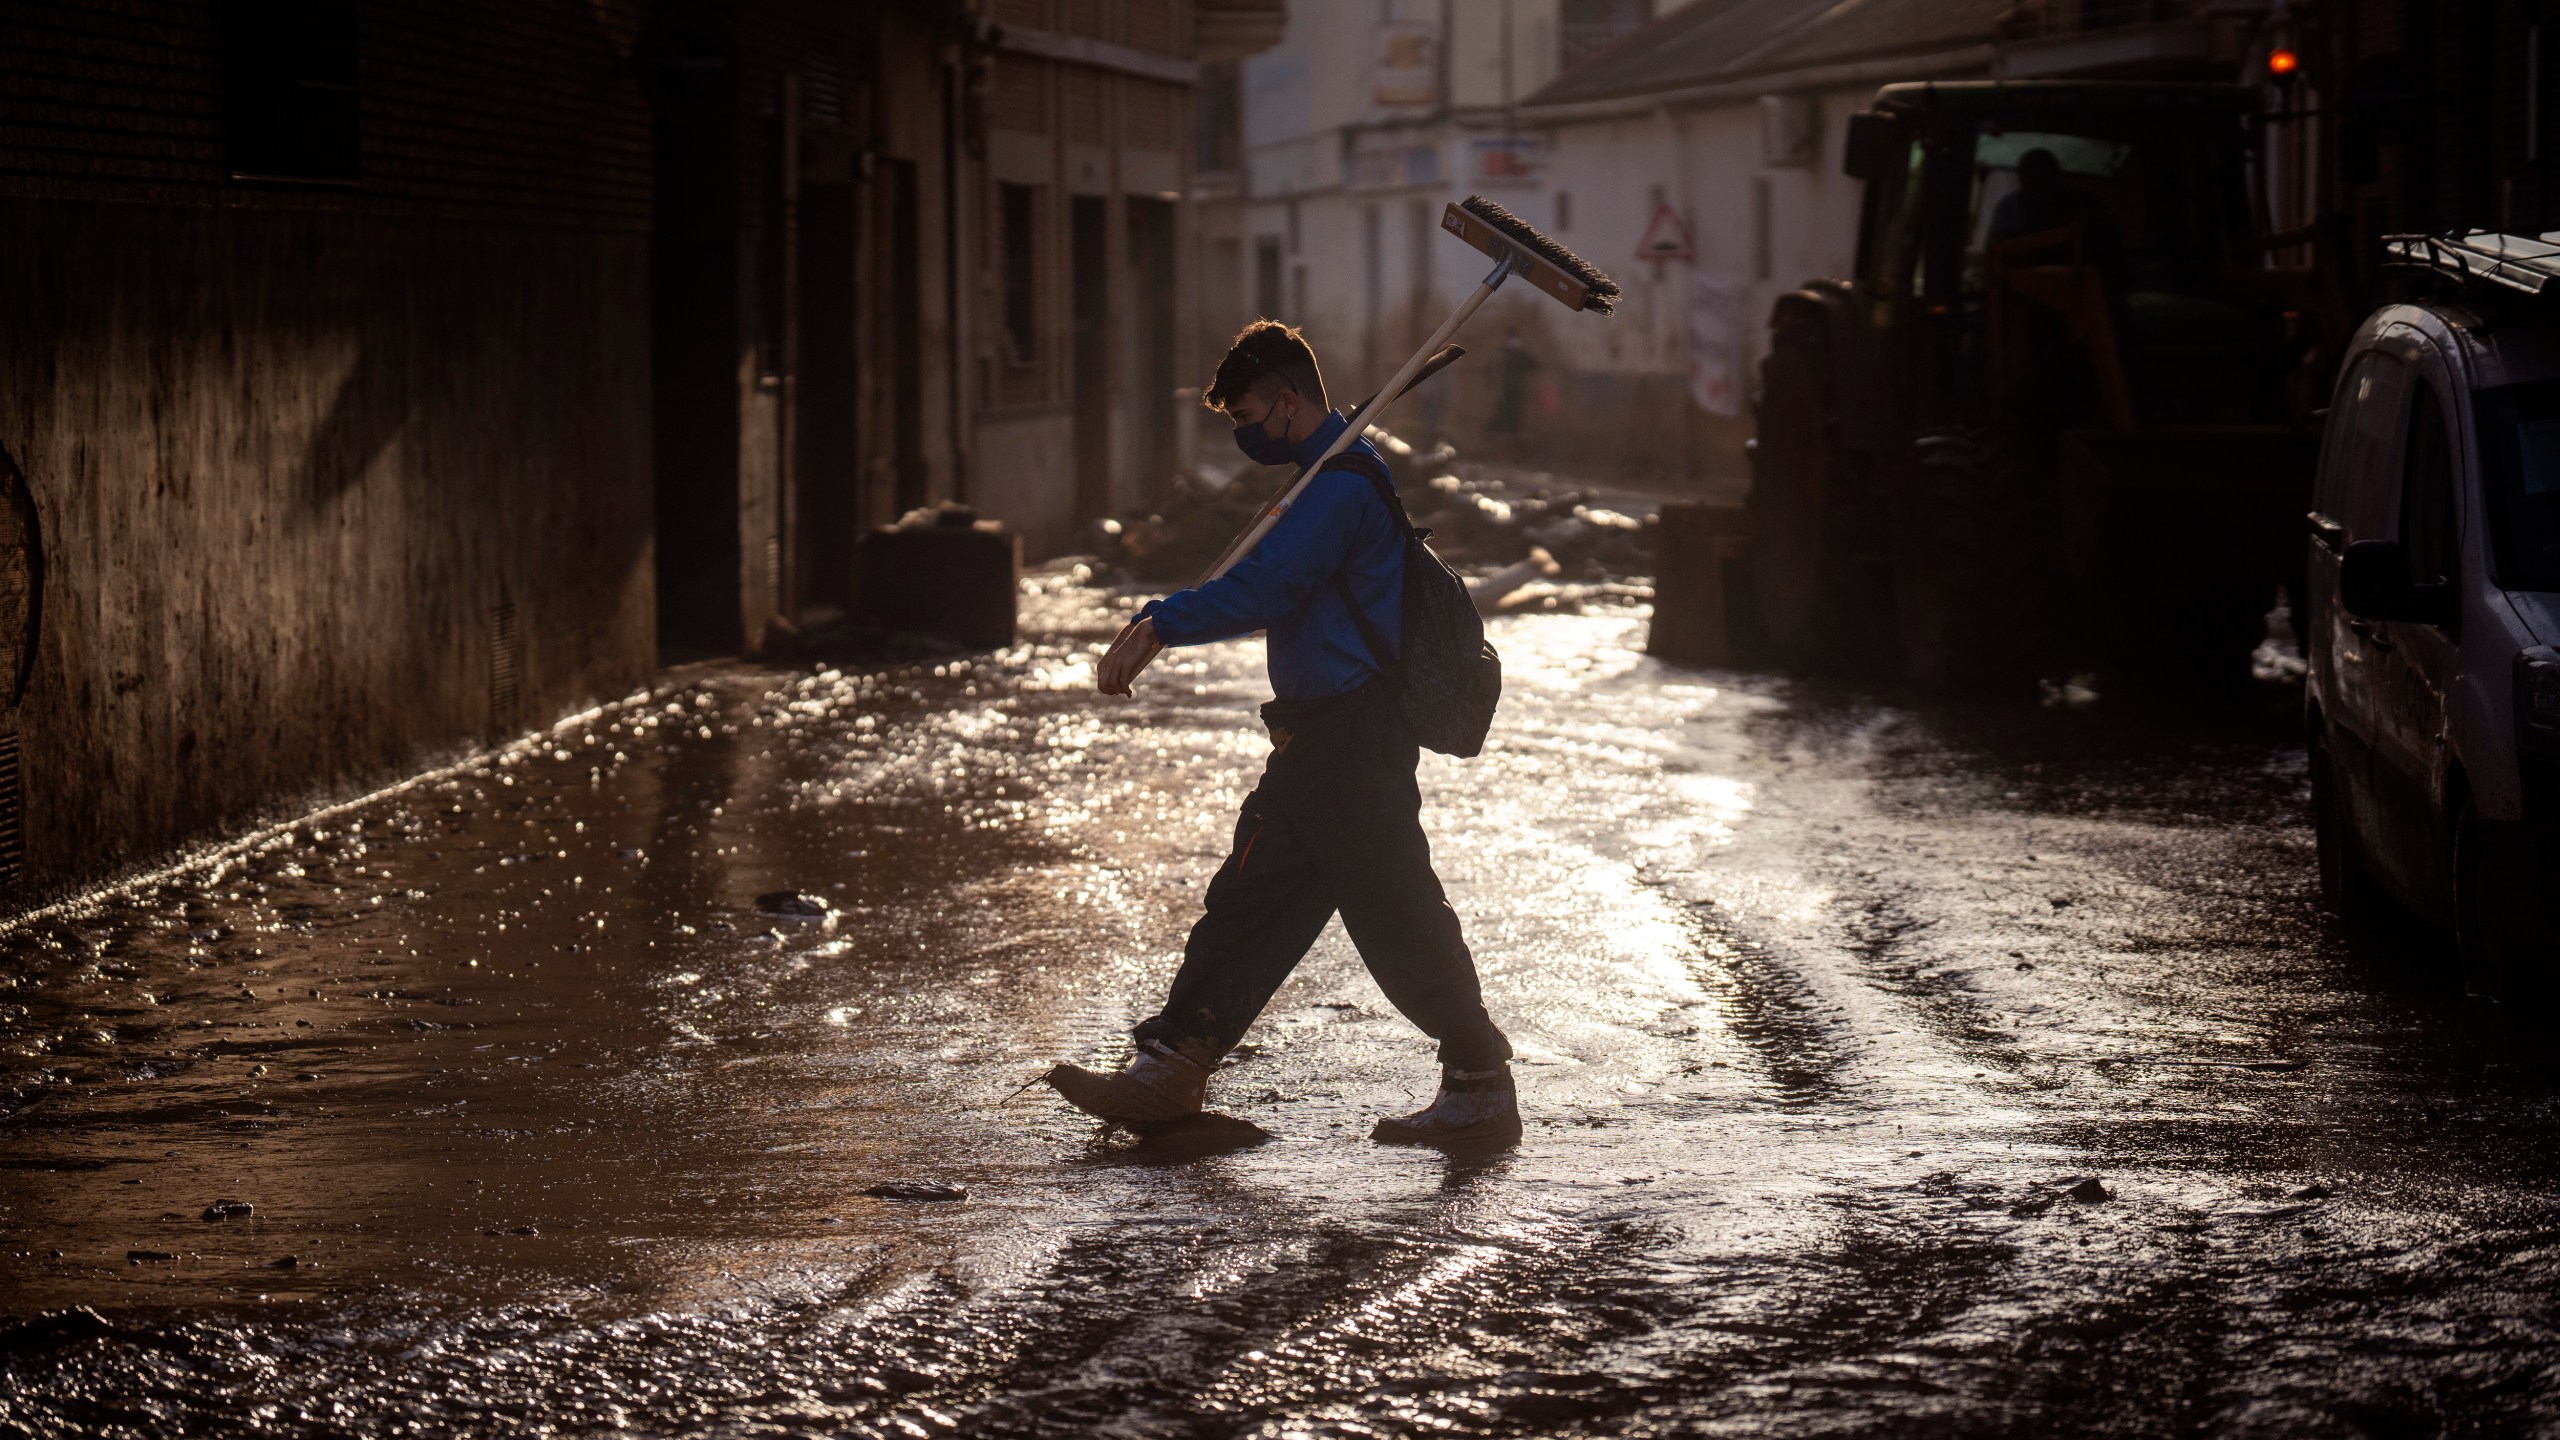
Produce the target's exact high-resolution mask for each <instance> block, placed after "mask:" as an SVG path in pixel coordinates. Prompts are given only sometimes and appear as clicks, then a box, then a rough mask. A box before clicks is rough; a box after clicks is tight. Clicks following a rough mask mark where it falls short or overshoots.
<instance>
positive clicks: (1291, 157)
mask: <svg viewBox="0 0 2560 1440" xmlns="http://www.w3.org/2000/svg"><path fill="white" fill-rule="evenodd" d="M1651 9H1652V7H1651V5H1650V3H1647V0H1510V3H1505V4H1500V5H1494V4H1476V3H1469V0H1298V3H1296V4H1294V5H1293V6H1292V7H1291V14H1290V24H1289V31H1288V35H1287V37H1286V38H1285V39H1284V40H1282V41H1281V42H1280V43H1279V44H1278V45H1277V46H1275V47H1273V48H1272V49H1270V50H1269V51H1267V52H1265V53H1262V54H1259V55H1256V56H1254V57H1253V58H1251V59H1249V60H1246V61H1245V62H1243V65H1242V66H1241V69H1240V72H1239V76H1238V82H1237V83H1238V94H1239V96H1240V108H1241V115H1242V120H1241V125H1240V131H1241V134H1240V145H1239V151H1240V154H1239V159H1240V162H1241V163H1240V166H1239V185H1238V192H1239V194H1240V196H1241V200H1242V207H1241V209H1242V214H1241V223H1240V226H1239V230H1240V233H1239V234H1238V236H1237V241H1238V255H1237V258H1236V264H1235V266H1234V268H1233V270H1232V271H1229V272H1225V274H1224V276H1222V278H1224V279H1226V282H1227V284H1228V285H1229V286H1231V287H1232V288H1229V289H1228V290H1227V294H1228V296H1229V298H1228V300H1227V301H1226V303H1227V305H1228V307H1229V310H1228V313H1229V314H1231V315H1234V316H1235V317H1236V318H1238V319H1243V318H1250V317H1251V316H1255V315H1264V316H1270V317H1273V318H1277V319H1282V320H1287V321H1289V322H1291V323H1293V324H1297V325H1301V326H1303V327H1305V329H1306V330H1307V332H1308V334H1309V336H1310V337H1311V338H1312V339H1313V340H1314V341H1315V344H1316V346H1317V349H1318V351H1319V353H1320V355H1321V356H1322V358H1323V360H1324V363H1325V370H1326V376H1327V381H1328V384H1329V385H1331V386H1332V388H1333V389H1334V390H1335V391H1336V392H1337V397H1336V398H1337V399H1338V400H1339V401H1340V402H1341V403H1344V404H1349V403H1352V402H1356V401H1357V400H1358V399H1359V398H1360V397H1361V396H1363V395H1365V394H1367V393H1368V391H1369V390H1370V389H1371V388H1373V387H1374V386H1376V385H1378V384H1382V383H1384V381H1385V380H1386V378H1387V377H1388V375H1389V374H1391V373H1392V372H1393V371H1394V369H1395V367H1396V366H1397V365H1398V364H1399V363H1401V362H1402V361H1403V360H1404V358H1405V357H1406V356H1407V355H1408V354H1410V353H1411V351H1412V350H1413V348H1414V347H1415V346H1417V345H1418V344H1420V343H1421V341H1422V340H1423V339H1424V338H1425V337H1427V336H1428V335H1429V334H1430V333H1431V331H1432V330H1433V329H1434V328H1435V327H1436V326H1437V325H1438V324H1439V322H1440V321H1441V319H1443V318H1444V317H1445V315H1446V314H1447V312H1448V310H1449V309H1450V308H1451V307H1452V306H1454V305H1455V304H1457V303H1458V302H1459V301H1460V300H1461V299H1463V298H1464V297H1465V295H1466V294H1467V293H1468V292H1469V291H1470V290H1472V289H1473V288H1474V287H1475V285H1476V284H1477V283H1478V282H1479V281H1480V280H1482V279H1483V277H1484V271H1485V269H1486V268H1487V267H1486V266H1484V265H1482V264H1480V263H1478V262H1479V261H1480V260H1481V258H1482V257H1480V256H1478V255H1477V254H1476V253H1475V252H1474V251H1472V250H1468V249H1466V247H1464V246H1463V245H1461V244H1459V243H1458V242H1457V241H1455V240H1452V239H1450V238H1449V237H1448V236H1447V235H1446V234H1445V233H1444V232H1443V231H1442V230H1441V229H1440V217H1441V212H1442V210H1443V208H1444V207H1445V206H1446V205H1447V204H1448V202H1450V201H1451V200H1455V199H1458V198H1460V197H1462V196H1465V195H1466V194H1468V193H1470V192H1479V191H1480V192H1482V193H1484V194H1486V195H1489V196H1491V197H1492V198H1494V199H1496V200H1498V201H1500V202H1501V203H1502V204H1504V205H1506V206H1508V207H1510V208H1511V209H1513V210H1514V211H1517V212H1518V213H1520V214H1521V215H1522V216H1524V217H1525V218H1527V219H1528V220H1529V221H1530V222H1531V223H1532V224H1536V225H1539V226H1541V227H1542V228H1546V229H1549V230H1550V231H1556V229H1557V227H1556V226H1555V224H1554V221H1555V218H1556V217H1555V216H1554V214H1553V213H1552V211H1551V209H1550V208H1549V204H1548V197H1549V194H1550V192H1551V189H1552V187H1553V185H1554V184H1555V183H1556V182H1555V180H1554V174H1555V166H1554V165H1553V163H1552V160H1551V157H1550V155H1549V153H1548V149H1547V146H1546V143H1545V141H1544V139H1543V137H1542V136H1540V135H1539V134H1537V133H1535V132H1534V131H1532V130H1531V129H1529V128H1527V127H1526V126H1525V125H1524V124H1523V116H1522V114H1521V102H1522V101H1524V100H1525V99H1527V98H1528V97H1529V96H1530V95H1531V94H1532V93H1533V92H1534V91H1536V90H1537V89H1538V88H1539V87H1541V86H1542V85H1544V84H1545V83H1546V82H1547V81H1548V80H1549V79H1550V78H1552V77H1553V76H1555V75H1556V74H1557V73H1558V70H1559V69H1560V67H1562V66H1563V65H1564V64H1565V63H1566V61H1567V60H1568V59H1577V60H1578V59H1580V58H1582V57H1584V56H1586V55H1588V54H1591V53H1595V52H1597V51H1598V50H1601V49H1604V48H1606V47H1607V46H1608V45H1609V44H1611V43H1612V42H1614V41H1615V40H1617V39H1619V38H1621V37H1623V36H1624V35H1626V34H1628V33H1629V32H1631V31H1633V30H1635V29H1636V28H1638V27H1639V26H1641V25H1642V24H1643V23H1644V22H1645V20H1646V19H1647V18H1648V17H1649V15H1650V14H1651ZM1560 238H1564V237H1563V236H1562V235H1561V233H1560ZM1566 243H1568V244H1573V243H1575V242H1574V241H1573V240H1572V239H1570V238H1567V239H1566ZM1589 258H1591V259H1593V260H1594V261H1595V263H1598V264H1600V265H1601V266H1602V267H1603V268H1613V267H1612V257H1610V256H1607V255H1600V254H1593V255H1591V256H1590V257H1589ZM1238 290H1240V291H1241V294H1238V293H1236V292H1237V291H1238ZM1516 291H1518V287H1514V289H1513V290H1512V291H1506V292H1504V293H1503V294H1501V295H1499V296H1497V297H1496V299H1495V301H1494V302H1493V304H1492V305H1490V306H1489V307H1488V308H1487V310H1486V311H1484V312H1483V313H1482V314H1480V315H1479V317H1478V318H1477V319H1476V320H1475V321H1474V322H1472V325H1471V327H1470V329H1469V331H1468V332H1467V334H1466V335H1465V336H1464V337H1463V343H1465V344H1467V345H1468V346H1469V347H1470V349H1471V351H1472V352H1473V354H1474V356H1475V358H1473V359H1470V360H1468V361H1466V362H1465V363H1464V364H1462V365H1460V366H1459V367H1457V368H1456V369H1455V370H1453V371H1451V372H1449V373H1448V374H1447V375H1445V376H1444V377H1443V378H1442V379H1439V380H1435V381H1433V382H1432V383H1431V385H1429V386H1426V387H1424V388H1423V389H1422V390H1420V391H1418V392H1417V393H1416V395H1415V396H1414V397H1413V398H1412V399H1410V400H1408V401H1406V402H1405V404H1406V406H1407V407H1408V408H1407V409H1405V410H1402V411H1399V412H1398V415H1397V417H1391V418H1390V419H1389V420H1388V422H1387V423H1388V424H1389V425H1390V426H1392V427H1395V428H1397V429H1399V430H1410V431H1414V432H1417V433H1429V432H1441V433H1446V434H1450V435H1453V436H1456V437H1457V438H1458V439H1459V441H1460V443H1461V444H1462V445H1468V446H1471V447H1483V448H1486V449H1489V450H1490V451H1491V452H1493V453H1501V454H1538V453H1544V447H1548V446H1560V445H1562V444H1565V443H1567V442H1565V441H1564V440H1562V438H1561V437H1560V435H1559V433H1558V431H1557V430H1556V427H1555V424H1554V422H1555V420H1556V418H1557V416H1558V415H1559V414H1560V413H1561V412H1562V411H1563V410H1564V409H1565V406H1566V403H1567V398H1568V397H1569V396H1570V394H1571V389H1572V384H1573V379H1574V377H1573V376H1572V375H1570V374H1567V373H1565V372H1562V371H1558V370H1554V369H1544V370H1541V371H1539V372H1538V373H1537V374H1536V375H1535V377H1534V379H1533V380H1531V381H1530V382H1528V383H1525V384H1522V383H1512V384H1508V385H1507V384H1506V383H1505V380H1504V377H1503V370H1504V367H1505V364H1506V363H1508V364H1509V365H1510V366H1511V367H1513V370H1514V378H1515V381H1516V380H1517V369H1518V367H1519V366H1520V365H1522V364H1523V363H1525V362H1524V361H1522V360H1521V359H1520V358H1519V357H1520V356H1521V355H1524V354H1526V355H1534V356H1536V357H1538V358H1539V359H1540V360H1543V359H1544V358H1545V357H1546V356H1547V354H1548V353H1549V352H1550V351H1551V350H1552V348H1553V347H1552V345H1551V343H1550V340H1549V334H1548V331H1549V327H1551V326H1565V327H1572V326H1577V325H1579V326H1587V327H1590V328H1592V329H1593V330H1594V331H1595V333H1599V334H1601V335H1603V336H1604V337H1615V336H1618V335H1619V334H1620V333H1621V327H1616V326H1613V325H1610V324H1609V323H1608V322H1604V321H1599V320H1595V319H1592V318H1591V317H1587V316H1570V315H1566V314H1564V312H1562V311H1555V313H1554V314H1552V315H1550V314H1546V313H1542V311H1541V307H1542V306H1543V307H1544V308H1545V309H1546V310H1553V309H1554V307H1553V306H1552V304H1551V303H1549V302H1544V301H1539V300H1537V299H1536V298H1535V297H1534V296H1531V295H1528V294H1526V293H1525V292H1519V293H1515V292H1516ZM1227 328H1228V329H1229V330H1232V329H1233V328H1234V326H1233V324H1229V325H1228V326H1227ZM1515 332H1516V333H1517V334H1518V335H1519V336H1520V337H1521V341H1520V345H1519V346H1517V347H1514V348H1513V353H1512V356H1511V357H1510V358H1509V359H1508V360H1507V362H1506V358H1505V357H1504V356H1502V355H1500V354H1498V353H1497V352H1499V351H1501V350H1502V349H1503V343H1502V342H1503V340H1504V337H1505V336H1506V335H1509V334H1513V333H1515ZM1599 343H1602V344H1604V345H1605V344H1609V343H1616V341H1615V340H1614V339H1613V338H1603V339H1602V340H1601V341H1600V342H1599ZM1506 393H1509V394H1512V395H1516V396H1521V397H1525V398H1523V399H1522V400H1521V403H1520V404H1519V405H1518V406H1512V407H1505V406H1504V405H1503V403H1502V402H1503V399H1504V396H1505V395H1506ZM1508 409H1527V410H1529V411H1531V412H1532V413H1530V414H1528V415H1525V416H1523V415H1513V414H1509V413H1506V412H1507V410H1508ZM1604 453H1607V452H1604Z"/></svg>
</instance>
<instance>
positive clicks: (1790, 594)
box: [1744, 315, 1886, 671]
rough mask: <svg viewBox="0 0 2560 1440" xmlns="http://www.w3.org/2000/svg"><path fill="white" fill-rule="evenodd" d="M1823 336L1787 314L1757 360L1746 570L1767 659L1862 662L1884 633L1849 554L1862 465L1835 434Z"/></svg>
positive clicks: (1872, 587) (1808, 663) (1871, 582)
mask: <svg viewBox="0 0 2560 1440" xmlns="http://www.w3.org/2000/svg"><path fill="white" fill-rule="evenodd" d="M1838 413H1839V412H1838V410H1837V409H1836V386H1835V382H1834V377H1833V374H1832V369H1831V343H1830V338H1829V337H1828V336H1827V335H1826V334H1825V333H1824V332H1823V328H1822V324H1821V321H1820V320H1819V318H1817V317H1814V316H1809V315H1796V316H1791V317H1789V318H1788V319H1786V320H1783V321H1781V322H1780V324H1779V326H1778V332H1777V334H1776V335H1775V336H1774V337H1772V339H1771V343H1770V347H1769V358H1767V359H1766V360H1763V361H1762V362H1761V363H1760V404H1759V407H1758V412H1757V415H1756V417H1755V419H1756V424H1755V429H1756V430H1757V432H1758V434H1757V436H1756V437H1755V442H1754V444H1753V445H1752V447H1751V493H1750V495H1749V497H1748V498H1747V499H1746V500H1745V502H1744V506H1745V509H1746V511H1747V513H1748V517H1749V521H1750V526H1751V578H1752V589H1753V594H1754V598H1755V599H1757V600H1758V602H1759V610H1760V616H1759V620H1760V633H1761V636H1762V637H1763V640H1764V641H1765V643H1766V645H1767V648H1768V650H1769V652H1770V654H1771V656H1772V657H1773V658H1774V659H1776V660H1777V661H1778V662H1779V663H1780V664H1781V665H1783V666H1785V667H1787V668H1790V669H1796V670H1809V671H1841V670H1849V669H1856V668H1860V667H1861V665H1862V662H1863V661H1864V660H1865V659H1866V657H1867V656H1868V655H1869V654H1870V653H1871V652H1872V651H1874V650H1875V648H1876V646H1877V641H1878V639H1879V637H1880V636H1881V635H1882V634H1883V633H1884V632H1885V629H1886V625H1885V617H1884V615H1883V614H1882V613H1881V612H1882V609H1883V605H1884V603H1885V600H1886V597H1885V595H1884V594H1883V590H1882V587H1881V586H1880V585H1879V584H1878V583H1877V577H1876V576H1875V574H1874V572H1873V568H1872V567H1871V566H1866V565H1862V564H1861V563H1860V562H1859V560H1858V558H1857V550H1858V545H1857V538H1856V537H1857V527H1858V526H1859V524H1860V523H1861V522H1862V520H1864V519H1866V518H1867V517H1865V516H1864V515H1863V514H1862V512H1863V510H1864V508H1865V504H1866V499H1867V484H1866V474H1865V467H1864V465H1863V463H1862V461H1861V460H1860V457H1858V456H1857V455H1855V454H1853V453H1852V452H1850V451H1849V450H1848V449H1847V448H1846V447H1845V446H1843V445H1841V443H1840V441H1839V437H1838V434H1837V416H1838Z"/></svg>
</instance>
